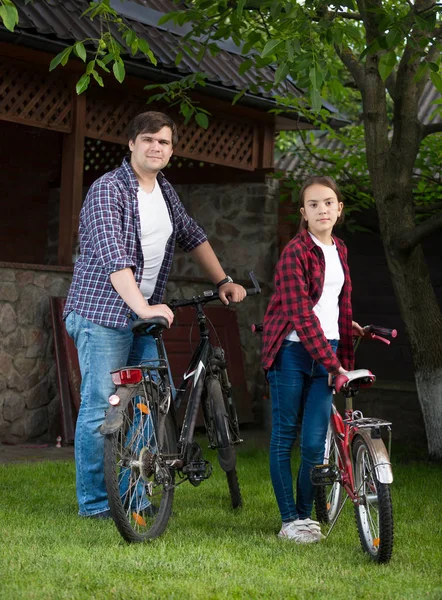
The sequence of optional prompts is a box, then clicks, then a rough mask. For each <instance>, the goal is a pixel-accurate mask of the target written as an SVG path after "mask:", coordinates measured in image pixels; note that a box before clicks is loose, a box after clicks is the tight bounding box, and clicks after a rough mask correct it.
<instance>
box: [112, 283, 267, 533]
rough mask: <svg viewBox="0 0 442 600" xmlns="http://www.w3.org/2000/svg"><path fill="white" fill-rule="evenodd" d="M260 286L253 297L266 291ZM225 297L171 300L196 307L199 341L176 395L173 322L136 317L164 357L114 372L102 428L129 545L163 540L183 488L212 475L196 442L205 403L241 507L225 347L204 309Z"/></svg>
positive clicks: (117, 512) (137, 328)
mask: <svg viewBox="0 0 442 600" xmlns="http://www.w3.org/2000/svg"><path fill="white" fill-rule="evenodd" d="M250 278H251V280H252V283H253V285H254V287H253V288H252V289H249V290H247V295H254V294H259V293H260V291H261V290H260V287H259V284H258V282H257V280H256V278H255V277H254V275H253V273H250ZM218 299H219V294H218V292H213V291H208V292H204V293H203V295H201V296H196V297H194V298H192V299H190V300H172V301H171V302H170V303H169V307H170V308H171V309H172V310H173V311H175V310H176V309H177V308H180V307H183V306H193V307H194V308H195V311H196V318H197V321H198V324H199V334H200V340H199V343H198V346H197V347H196V349H195V352H194V354H193V356H192V358H191V361H190V363H189V367H188V369H187V371H186V373H185V375H184V379H183V381H182V383H181V385H180V387H179V388H178V389H177V390H176V392H175V393H174V389H173V384H172V382H171V379H170V369H169V365H168V361H167V355H166V352H165V348H164V342H163V337H162V333H163V331H164V329H167V327H168V323H167V321H166V319H164V318H163V317H153V318H151V319H143V320H138V321H135V322H134V323H133V324H132V326H131V327H132V330H133V332H134V333H135V334H136V335H152V336H153V337H154V339H155V341H156V345H157V349H158V359H157V360H149V361H143V362H142V363H141V364H139V365H136V366H128V367H124V368H121V369H119V370H118V371H115V372H113V373H112V379H113V381H114V383H115V384H116V386H117V389H116V391H115V393H114V394H112V395H111V396H110V398H109V404H110V408H109V410H108V412H107V413H106V418H105V421H104V424H103V425H102V427H101V433H102V434H103V435H104V436H105V445H104V474H105V481H106V488H107V493H108V497H109V507H110V511H111V515H112V517H113V519H114V521H115V524H116V526H117V528H118V530H119V532H120V534H121V535H122V536H123V538H124V539H125V540H127V541H128V542H142V541H145V540H150V539H153V538H156V537H158V536H159V535H161V534H162V533H163V531H164V530H165V528H166V526H167V523H168V521H169V518H170V515H171V511H172V503H173V496H174V492H175V488H176V487H177V485H179V484H181V483H183V482H184V481H189V482H190V483H191V484H192V485H194V486H198V485H200V483H201V482H202V481H203V480H204V479H207V478H208V477H210V475H211V473H212V465H211V464H210V463H209V462H208V461H207V460H205V459H204V458H203V455H202V449H201V447H200V446H199V444H197V443H196V442H195V441H194V439H193V438H194V432H195V426H196V422H197V415H198V410H199V406H200V405H201V406H202V409H203V416H204V422H205V426H206V432H207V436H208V441H209V447H210V448H213V449H216V450H217V453H218V461H219V464H220V466H221V468H222V469H223V471H224V472H225V473H226V476H227V482H228V486H229V493H230V499H231V503H232V507H233V508H238V507H240V506H241V504H242V499H241V490H240V487H239V483H238V477H237V473H236V452H235V445H236V444H239V443H240V442H241V441H242V440H241V438H240V433H239V424H238V418H237V414H236V409H235V405H234V403H233V398H232V394H231V385H230V382H229V377H228V374H227V365H226V359H225V355H224V350H223V349H222V348H221V347H219V346H217V347H215V346H212V344H211V342H210V340H209V329H208V326H207V322H206V315H205V313H204V306H205V305H206V304H207V303H209V302H213V301H215V300H218ZM185 397H186V398H187V407H186V410H185V414H184V418H183V424H182V426H181V429H179V427H178V425H177V417H176V411H177V409H178V408H179V406H180V405H181V403H182V401H183V399H184V398H185Z"/></svg>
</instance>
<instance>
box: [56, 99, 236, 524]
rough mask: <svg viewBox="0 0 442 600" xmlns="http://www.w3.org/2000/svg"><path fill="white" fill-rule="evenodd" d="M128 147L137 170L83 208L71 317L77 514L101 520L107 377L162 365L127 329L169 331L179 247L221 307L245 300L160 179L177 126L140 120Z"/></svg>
mask: <svg viewBox="0 0 442 600" xmlns="http://www.w3.org/2000/svg"><path fill="white" fill-rule="evenodd" d="M128 137H129V150H130V151H131V157H130V161H128V160H127V159H125V160H124V161H123V163H122V165H121V167H119V168H118V169H115V170H114V171H112V172H110V173H106V174H105V175H103V176H102V177H100V178H99V179H98V180H97V181H95V183H94V184H93V185H92V186H91V188H90V190H89V192H88V194H87V196H86V199H85V202H84V204H83V208H82V210H81V213H80V226H79V241H80V256H79V258H78V260H77V262H76V264H75V268H74V276H73V279H72V284H71V287H70V290H69V294H68V298H67V301H66V308H65V311H64V318H65V320H66V329H67V331H68V333H69V335H70V336H71V337H72V338H73V339H74V342H75V345H76V347H77V351H78V358H79V363H80V371H81V377H82V381H81V406H80V411H79V414H78V420H77V426H76V432H75V462H76V472H77V499H78V504H79V514H80V515H81V516H86V517H95V518H107V517H109V516H110V513H109V505H108V501H107V494H106V489H105V484H104V475H103V447H104V440H103V437H102V435H101V434H100V432H99V428H100V425H101V424H102V422H103V420H104V413H105V410H106V408H107V406H108V397H109V395H110V394H111V393H112V392H113V390H114V386H113V384H112V380H111V376H110V371H112V370H114V369H117V368H119V367H121V366H123V365H125V364H136V363H137V362H139V361H140V360H145V359H152V358H156V356H157V353H156V347H155V343H154V341H153V340H152V339H151V338H150V336H147V337H144V336H143V337H134V336H133V334H132V332H131V331H130V327H129V325H130V321H131V319H133V318H140V319H147V318H150V317H153V316H162V317H165V318H166V319H167V321H168V323H169V326H170V325H171V324H172V321H173V313H172V311H171V310H170V309H169V307H168V306H167V305H166V304H162V298H163V294H164V290H165V287H166V283H167V279H168V276H169V272H170V268H171V263H172V257H173V252H174V247H175V242H178V244H179V245H180V246H181V248H183V249H184V250H185V251H187V252H189V253H190V254H191V256H192V257H193V258H194V259H195V260H196V261H197V262H198V263H199V264H200V266H201V267H202V268H203V270H204V271H205V273H206V274H207V275H208V277H209V278H210V279H211V280H212V282H213V283H214V284H216V285H217V287H218V289H219V293H220V298H221V300H222V302H224V304H228V303H229V300H230V301H233V302H241V301H242V300H243V299H244V297H245V294H246V292H245V290H244V288H243V287H242V286H240V285H236V284H234V283H233V281H232V280H231V278H230V277H228V276H227V275H226V273H225V272H224V270H223V269H222V267H221V265H220V263H219V261H218V259H217V258H216V255H215V253H214V252H213V250H212V247H211V246H210V244H209V242H208V241H207V237H206V235H205V233H204V231H203V230H202V229H201V227H199V225H198V224H197V223H196V222H195V221H194V220H193V219H192V218H191V217H190V216H189V215H188V214H187V213H186V211H185V209H184V206H183V205H182V204H181V202H180V200H179V198H178V196H177V194H176V192H175V190H174V189H173V188H172V186H171V185H170V184H169V182H168V181H167V180H166V179H165V178H164V176H163V174H162V173H161V169H163V168H164V167H165V166H166V165H167V163H168V162H169V160H170V157H171V156H172V152H173V147H174V146H175V145H176V143H177V140H178V136H177V129H176V125H175V123H174V122H173V121H172V119H170V118H169V117H168V116H167V115H165V114H163V113H159V112H153V111H149V112H145V113H142V114H140V115H138V116H137V117H135V119H134V120H133V121H132V122H131V124H130V125H129V131H128Z"/></svg>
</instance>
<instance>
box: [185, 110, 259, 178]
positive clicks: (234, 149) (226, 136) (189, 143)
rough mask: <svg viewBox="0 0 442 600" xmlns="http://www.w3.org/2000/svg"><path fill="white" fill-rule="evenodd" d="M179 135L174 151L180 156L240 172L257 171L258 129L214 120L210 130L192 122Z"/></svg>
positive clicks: (211, 122) (224, 120)
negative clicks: (255, 152) (254, 151)
mask: <svg viewBox="0 0 442 600" xmlns="http://www.w3.org/2000/svg"><path fill="white" fill-rule="evenodd" d="M180 134H181V135H180V141H179V142H178V146H177V148H176V151H175V152H176V154H178V155H180V156H185V157H188V158H195V159H197V160H202V161H204V162H210V163H213V164H216V165H225V166H228V167H236V168H240V169H247V170H253V169H254V168H255V162H254V158H255V157H254V156H253V150H254V135H255V127H254V126H253V125H251V124H250V123H239V122H236V121H228V120H227V119H220V118H216V117H213V116H212V117H210V120H209V127H208V128H207V129H202V128H201V127H199V126H198V125H197V123H195V122H190V123H189V124H188V125H187V127H184V126H183V127H181V128H180Z"/></svg>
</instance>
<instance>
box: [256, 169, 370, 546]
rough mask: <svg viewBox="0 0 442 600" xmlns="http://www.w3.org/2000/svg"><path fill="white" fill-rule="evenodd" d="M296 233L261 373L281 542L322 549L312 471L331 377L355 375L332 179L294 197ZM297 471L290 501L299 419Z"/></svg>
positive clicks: (312, 182)
mask: <svg viewBox="0 0 442 600" xmlns="http://www.w3.org/2000/svg"><path fill="white" fill-rule="evenodd" d="M299 205H300V212H301V223H300V230H299V233H298V234H297V235H296V236H295V237H294V238H293V239H292V240H291V241H290V242H289V243H288V244H287V246H286V247H285V249H284V251H283V252H282V254H281V257H280V259H279V261H278V264H277V265H276V272H275V282H274V293H273V296H272V298H271V300H270V303H269V306H268V308H267V311H266V314H265V317H264V330H263V366H264V369H266V371H267V378H268V381H269V384H270V394H271V400H272V435H271V441H270V474H271V478H272V484H273V489H274V492H275V496H276V500H277V503H278V507H279V510H280V513H281V519H282V527H281V530H280V532H279V534H278V535H279V537H282V538H288V539H291V540H294V541H295V542H298V543H311V542H317V541H319V540H320V539H321V538H322V537H323V536H322V535H321V530H320V527H319V523H318V522H316V521H313V520H312V519H311V512H312V507H313V497H314V488H313V486H312V484H311V482H310V469H311V468H312V467H314V466H315V465H319V464H322V462H323V460H324V448H325V438H326V434H327V427H328V422H329V419H330V413H331V405H332V389H331V387H330V385H329V383H330V379H329V374H331V375H336V374H338V373H345V372H346V370H351V369H352V368H353V362H354V356H353V340H352V336H353V335H363V330H362V328H361V327H360V325H358V324H357V323H355V322H354V321H352V310H351V282H350V273H349V269H348V265H347V249H346V247H345V245H344V243H343V242H342V241H341V240H339V239H338V238H336V237H335V236H334V235H332V232H333V227H334V225H335V224H336V223H340V222H342V220H343V209H344V204H343V202H342V197H341V194H340V191H339V189H338V187H337V185H336V183H335V181H334V180H333V179H332V178H331V177H311V178H309V179H308V180H307V181H306V182H305V183H304V185H303V186H302V188H301V191H300V195H299ZM301 410H302V412H303V417H302V427H301V465H300V468H299V472H298V477H297V484H296V502H295V498H294V494H293V480H292V471H291V460H290V457H291V451H292V447H293V444H294V442H295V439H296V433H297V423H298V416H299V414H300V412H301Z"/></svg>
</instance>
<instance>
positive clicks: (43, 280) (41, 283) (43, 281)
mask: <svg viewBox="0 0 442 600" xmlns="http://www.w3.org/2000/svg"><path fill="white" fill-rule="evenodd" d="M49 283H50V277H49V276H48V275H47V274H46V273H41V274H40V275H35V276H34V285H35V286H37V287H39V288H45V287H47V286H48V284H49Z"/></svg>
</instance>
